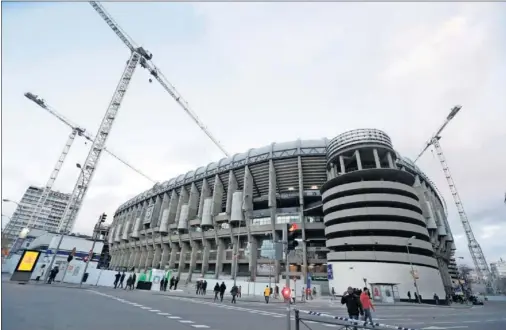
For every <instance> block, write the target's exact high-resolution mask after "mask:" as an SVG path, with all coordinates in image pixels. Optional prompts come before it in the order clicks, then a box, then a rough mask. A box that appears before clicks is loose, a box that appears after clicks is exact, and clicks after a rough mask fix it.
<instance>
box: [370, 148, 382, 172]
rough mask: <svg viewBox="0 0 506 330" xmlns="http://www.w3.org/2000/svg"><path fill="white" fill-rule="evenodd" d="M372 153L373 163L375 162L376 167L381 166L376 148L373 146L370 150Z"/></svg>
mask: <svg viewBox="0 0 506 330" xmlns="http://www.w3.org/2000/svg"><path fill="white" fill-rule="evenodd" d="M372 153H373V154H374V163H376V168H381V163H380V158H379V156H378V149H376V148H374V149H373V150H372Z"/></svg>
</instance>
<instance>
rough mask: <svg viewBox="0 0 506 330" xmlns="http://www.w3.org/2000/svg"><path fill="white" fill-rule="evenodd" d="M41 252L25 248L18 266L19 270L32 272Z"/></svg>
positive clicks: (17, 269)
mask: <svg viewBox="0 0 506 330" xmlns="http://www.w3.org/2000/svg"><path fill="white" fill-rule="evenodd" d="M39 256H40V252H39V251H35V250H25V251H24V252H23V255H22V256H21V258H20V259H19V262H18V265H17V266H16V271H17V272H32V271H33V269H34V268H35V265H36V264H37V261H38V260H39Z"/></svg>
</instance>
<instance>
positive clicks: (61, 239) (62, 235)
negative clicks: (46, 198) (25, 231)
mask: <svg viewBox="0 0 506 330" xmlns="http://www.w3.org/2000/svg"><path fill="white" fill-rule="evenodd" d="M76 167H77V168H78V169H79V170H80V171H81V173H82V174H83V180H84V173H83V169H82V167H81V164H79V163H76ZM69 203H72V200H69ZM71 207H72V205H71ZM61 221H65V219H64V218H62V219H61ZM69 223H70V219H69V221H67V223H66V224H65V227H63V228H62V229H61V230H60V233H59V234H60V239H59V240H58V244H57V245H56V249H55V251H54V253H53V256H52V257H51V262H50V263H49V267H48V268H47V269H49V271H47V272H46V275H45V277H44V282H47V279H48V277H49V274H50V273H51V269H52V268H53V265H54V261H55V260H56V255H57V254H58V252H59V251H60V246H61V243H62V242H63V237H64V236H65V232H66V231H67V227H68V225H69ZM67 268H68V265H67V267H65V272H64V273H63V277H62V282H63V279H64V278H65V274H66V273H67Z"/></svg>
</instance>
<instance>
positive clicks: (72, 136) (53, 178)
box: [26, 128, 82, 228]
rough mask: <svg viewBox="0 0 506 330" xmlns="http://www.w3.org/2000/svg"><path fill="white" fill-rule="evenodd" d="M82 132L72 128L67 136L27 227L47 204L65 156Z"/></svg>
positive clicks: (28, 226)
mask: <svg viewBox="0 0 506 330" xmlns="http://www.w3.org/2000/svg"><path fill="white" fill-rule="evenodd" d="M81 133H82V131H81V130H80V129H79V128H74V129H72V132H70V135H69V137H68V138H67V142H66V143H65V146H64V147H63V150H62V152H61V154H60V157H59V158H58V161H57V162H56V165H55V167H54V168H53V171H52V172H51V176H50V177H49V180H48V181H47V183H46V186H45V187H44V189H43V190H42V194H41V195H40V197H39V200H38V201H37V204H36V206H35V208H34V209H33V211H32V212H31V214H30V218H29V219H28V223H27V225H26V227H27V228H30V226H31V225H32V223H33V222H34V221H35V220H36V219H35V218H36V216H37V215H39V214H40V213H41V212H42V208H43V207H44V205H45V204H46V200H47V198H48V197H49V194H50V193H51V190H52V189H53V184H54V182H55V181H56V178H57V177H58V174H59V173H60V170H61V168H62V166H63V163H64V162H65V158H67V155H68V153H69V151H70V147H72V143H74V139H75V137H76V135H78V134H79V135H80V134H81Z"/></svg>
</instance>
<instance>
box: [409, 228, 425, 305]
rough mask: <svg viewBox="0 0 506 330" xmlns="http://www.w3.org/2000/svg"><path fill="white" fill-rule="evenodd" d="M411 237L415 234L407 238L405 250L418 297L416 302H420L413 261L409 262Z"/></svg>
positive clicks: (414, 237) (413, 237)
mask: <svg viewBox="0 0 506 330" xmlns="http://www.w3.org/2000/svg"><path fill="white" fill-rule="evenodd" d="M413 239H416V236H411V237H410V238H408V241H407V242H406V251H407V252H408V261H409V265H410V267H411V276H413V281H414V284H415V289H416V296H417V298H418V299H417V300H418V303H419V304H421V303H422V300H421V299H420V291H419V290H418V283H417V282H416V276H415V269H414V268H413V263H412V262H411V254H410V253H409V246H410V245H411V240H413Z"/></svg>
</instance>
